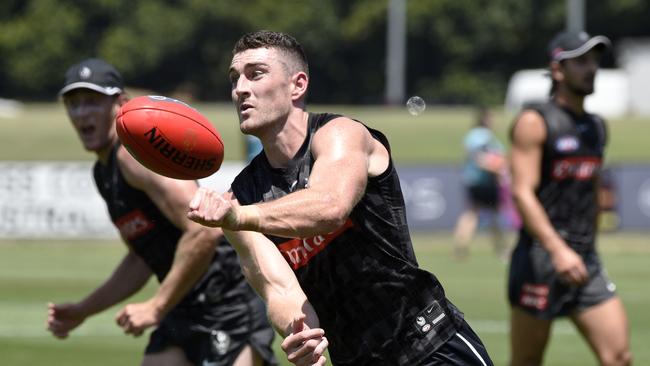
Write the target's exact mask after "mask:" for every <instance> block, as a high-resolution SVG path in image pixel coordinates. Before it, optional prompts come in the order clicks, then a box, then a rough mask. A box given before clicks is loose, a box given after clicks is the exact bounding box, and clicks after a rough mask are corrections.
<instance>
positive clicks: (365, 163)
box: [188, 31, 492, 366]
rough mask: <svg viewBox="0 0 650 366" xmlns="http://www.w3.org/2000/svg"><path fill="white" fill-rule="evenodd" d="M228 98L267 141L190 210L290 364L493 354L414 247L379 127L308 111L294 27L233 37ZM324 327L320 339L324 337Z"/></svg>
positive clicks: (476, 358) (436, 360) (456, 360)
mask: <svg viewBox="0 0 650 366" xmlns="http://www.w3.org/2000/svg"><path fill="white" fill-rule="evenodd" d="M233 54H234V56H233V60H232V63H231V66H230V71H229V76H230V80H231V83H232V99H233V102H234V103H235V107H236V109H237V113H238V115H239V120H240V128H241V130H242V132H244V133H246V134H253V135H255V136H257V137H259V138H260V140H261V141H262V144H263V146H264V149H263V151H262V153H260V154H258V155H257V156H256V157H255V158H254V159H253V160H252V161H251V163H250V164H249V165H248V166H247V167H246V168H245V169H244V170H243V171H242V172H241V173H240V174H239V176H237V178H236V179H235V181H234V182H233V183H232V190H231V191H230V192H228V193H225V194H223V195H221V194H219V193H218V192H215V191H212V190H208V189H199V191H197V193H196V195H195V197H194V199H193V200H192V202H191V203H190V212H189V214H188V215H189V217H190V218H192V219H193V220H195V221H197V222H200V223H202V224H204V225H208V226H219V227H223V228H224V232H225V233H226V236H227V237H228V238H229V240H231V242H232V243H233V245H234V246H235V248H236V249H237V251H238V252H239V255H240V258H241V261H242V267H243V268H244V272H245V273H246V274H247V276H248V277H249V280H250V282H251V283H252V284H253V285H255V287H256V289H257V290H258V292H259V293H260V294H262V296H263V298H264V299H265V300H266V303H267V306H268V310H269V316H270V318H271V320H272V323H273V324H274V325H275V326H276V328H277V329H278V330H279V331H280V332H281V333H282V334H283V335H284V336H286V338H285V340H284V342H283V344H282V348H283V350H284V351H285V352H286V353H287V355H288V359H289V361H291V362H293V363H295V364H296V365H323V364H324V363H325V358H324V357H323V356H322V354H323V352H324V350H325V348H326V347H327V346H328V345H329V355H330V357H331V360H332V363H333V364H334V365H354V366H362V365H375V366H376V365H387V366H388V365H391V366H396V365H405V366H406V365H408V366H416V365H491V364H492V363H491V361H490V358H489V356H488V354H487V352H486V350H485V347H484V346H483V344H482V343H481V341H480V339H479V338H478V336H477V335H476V334H475V333H474V332H473V331H472V330H471V328H470V327H469V326H468V324H467V323H466V322H465V321H464V319H463V315H462V313H461V312H460V311H459V310H458V309H457V308H456V307H455V306H454V305H453V304H452V303H451V302H450V301H449V300H448V299H447V298H446V297H445V293H444V290H443V288H442V285H441V284H440V282H438V280H437V279H436V277H435V276H434V275H433V274H431V273H429V272H427V271H424V270H422V269H420V268H418V263H417V261H416V258H415V254H414V252H413V247H412V244H411V239H410V235H409V230H408V226H407V223H406V212H405V207H404V200H403V197H402V193H401V189H400V185H399V178H398V176H397V172H396V171H395V167H394V166H393V164H392V161H391V158H390V146H389V144H388V141H387V139H386V137H385V136H384V135H383V134H382V133H381V132H379V131H376V130H373V129H371V128H368V127H366V126H364V125H363V124H362V123H361V122H359V121H355V120H352V119H349V118H347V117H343V116H340V115H335V114H316V113H308V112H307V111H306V110H305V95H306V93H307V87H308V84H309V76H308V67H307V61H306V57H305V55H304V51H303V49H302V47H301V46H300V45H299V44H298V42H297V41H296V40H295V39H294V38H293V37H291V36H289V35H286V34H283V33H276V32H268V31H260V32H254V33H250V34H247V35H245V36H244V37H242V38H241V39H240V40H239V41H238V42H237V44H236V45H235V48H234V50H233ZM325 336H326V337H325Z"/></svg>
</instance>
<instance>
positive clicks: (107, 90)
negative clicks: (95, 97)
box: [59, 81, 122, 95]
mask: <svg viewBox="0 0 650 366" xmlns="http://www.w3.org/2000/svg"><path fill="white" fill-rule="evenodd" d="M74 89H90V90H94V91H96V92H98V93H102V94H105V95H115V94H120V93H121V92H122V89H120V88H118V87H116V86H109V87H104V86H101V85H97V84H93V83H89V82H85V81H79V82H76V83H72V84H68V85H66V86H64V87H63V88H62V89H61V90H59V95H63V94H65V93H67V92H69V91H71V90H74Z"/></svg>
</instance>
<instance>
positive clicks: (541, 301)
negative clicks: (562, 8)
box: [509, 32, 631, 366]
mask: <svg viewBox="0 0 650 366" xmlns="http://www.w3.org/2000/svg"><path fill="white" fill-rule="evenodd" d="M609 47H610V41H609V39H607V38H606V37H603V36H596V37H593V38H591V37H589V36H588V35H587V34H586V33H584V32H579V33H571V32H563V33H560V34H558V35H557V36H556V37H555V38H554V39H553V40H552V41H551V43H550V45H549V54H550V57H551V61H550V74H551V77H552V79H553V81H552V82H553V87H552V91H551V94H552V97H551V100H550V101H549V102H547V103H546V104H543V105H538V106H531V107H529V108H527V109H525V110H524V111H523V112H522V113H521V114H520V115H519V117H518V118H517V120H516V121H515V123H514V125H513V128H512V132H511V139H512V152H511V158H512V176H513V194H514V197H515V200H516V202H517V206H518V208H519V211H520V213H521V216H522V218H523V220H524V224H525V225H524V227H523V229H522V230H521V232H520V235H519V241H518V243H517V247H516V248H515V250H514V252H513V255H512V263H511V266H510V276H509V300H510V304H511V308H512V312H511V335H510V336H511V365H513V366H519V365H540V364H541V363H542V360H543V355H544V349H545V347H546V344H547V342H548V338H549V335H550V329H551V323H552V321H553V319H555V318H556V317H559V316H566V315H568V316H569V317H570V318H571V320H572V321H573V322H574V323H575V324H576V326H577V328H578V329H579V330H580V332H581V334H582V335H583V337H584V338H585V339H586V340H587V342H588V343H589V345H590V346H591V348H592V349H593V350H594V352H595V354H596V356H597V357H598V360H599V361H600V364H601V365H628V364H630V362H631V361H630V360H631V356H630V352H629V339H628V337H629V336H628V328H627V316H626V314H625V310H624V309H623V305H622V303H621V300H620V298H619V297H618V296H616V294H615V292H614V291H615V286H614V284H613V283H611V282H610V280H609V279H608V278H607V276H606V274H605V272H604V269H603V266H602V264H601V263H600V259H599V256H598V254H597V252H596V247H595V241H596V231H597V227H596V223H597V218H598V211H599V208H598V200H597V193H598V192H597V190H598V177H599V173H600V170H601V166H602V161H603V151H604V149H605V145H606V142H607V129H606V126H605V123H604V121H603V120H602V119H601V118H600V117H598V116H596V115H594V114H590V113H588V112H586V111H585V110H584V98H585V97H586V96H587V95H589V94H591V93H592V92H593V90H594V79H595V76H596V71H597V69H598V65H599V61H600V56H601V54H602V52H603V50H605V49H607V48H609Z"/></svg>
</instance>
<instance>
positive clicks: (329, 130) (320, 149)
mask: <svg viewBox="0 0 650 366" xmlns="http://www.w3.org/2000/svg"><path fill="white" fill-rule="evenodd" d="M371 149H372V137H371V136H370V133H369V132H368V130H367V129H366V128H365V127H364V126H363V125H361V124H360V123H358V122H354V121H351V120H348V119H345V118H338V119H335V120H333V121H331V122H329V123H328V124H327V125H325V126H324V127H322V128H321V129H320V130H318V132H317V133H316V134H315V136H314V139H313V141H312V154H313V156H314V166H313V168H312V171H311V175H310V176H309V187H310V188H314V189H321V188H322V189H323V190H325V191H328V192H333V193H334V194H336V195H337V196H338V198H340V199H341V200H343V201H344V202H347V203H349V204H351V205H352V206H353V205H354V204H356V202H358V200H359V199H360V198H361V196H362V195H363V192H364V190H365V187H366V184H367V182H368V169H369V166H370V153H371Z"/></svg>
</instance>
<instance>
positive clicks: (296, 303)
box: [265, 288, 320, 337]
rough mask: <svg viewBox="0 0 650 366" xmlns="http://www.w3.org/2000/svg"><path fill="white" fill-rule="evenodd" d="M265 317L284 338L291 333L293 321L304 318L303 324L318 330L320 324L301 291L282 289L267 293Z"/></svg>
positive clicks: (298, 289)
mask: <svg viewBox="0 0 650 366" xmlns="http://www.w3.org/2000/svg"><path fill="white" fill-rule="evenodd" d="M265 302H266V304H267V316H268V318H269V321H270V322H271V325H273V327H274V328H275V330H276V331H277V332H278V333H279V334H280V335H282V336H283V337H286V336H287V335H289V334H290V333H291V331H292V323H293V321H294V320H295V319H298V318H300V317H302V316H305V324H306V325H307V326H308V327H309V328H319V327H320V324H319V321H318V316H317V315H316V311H315V310H314V309H313V307H312V306H311V304H310V303H309V301H308V300H307V298H306V297H305V296H304V293H303V292H302V289H300V288H297V289H295V290H291V289H282V290H281V291H277V289H274V290H273V291H269V292H267V295H266V296H265Z"/></svg>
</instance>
